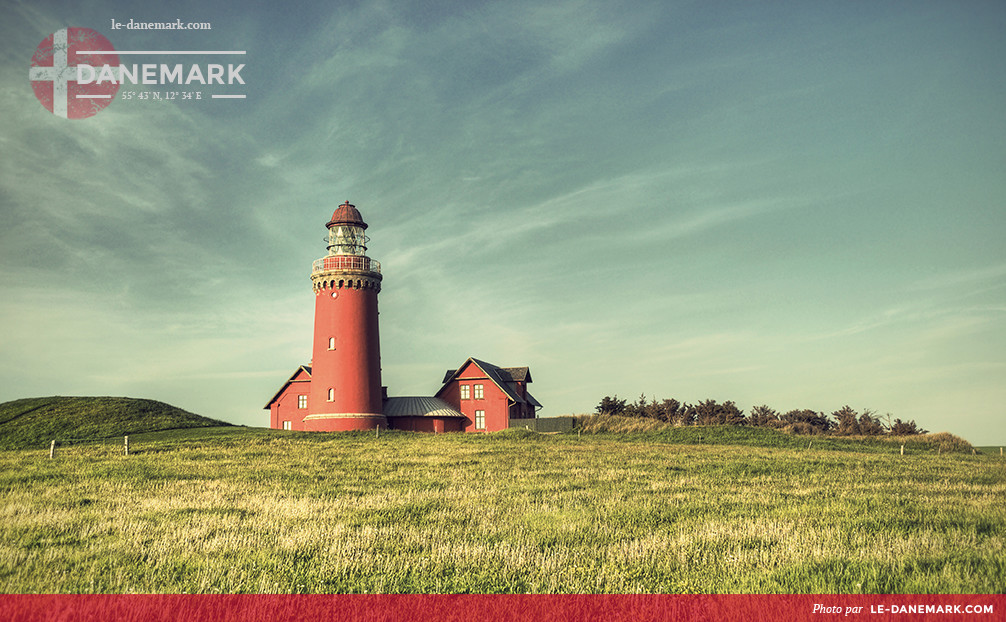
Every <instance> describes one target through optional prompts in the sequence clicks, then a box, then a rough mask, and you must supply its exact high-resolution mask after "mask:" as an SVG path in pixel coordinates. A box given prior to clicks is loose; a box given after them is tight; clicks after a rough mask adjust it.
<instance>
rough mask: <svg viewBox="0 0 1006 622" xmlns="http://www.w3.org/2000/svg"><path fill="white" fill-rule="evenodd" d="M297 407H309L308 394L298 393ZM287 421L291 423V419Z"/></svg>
mask: <svg viewBox="0 0 1006 622" xmlns="http://www.w3.org/2000/svg"><path fill="white" fill-rule="evenodd" d="M297 408H307V396H306V395H298V396H297ZM287 423H289V421H288V422H287Z"/></svg>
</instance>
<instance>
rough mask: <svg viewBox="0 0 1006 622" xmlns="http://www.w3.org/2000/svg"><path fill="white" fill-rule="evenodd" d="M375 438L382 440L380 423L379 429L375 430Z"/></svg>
mask: <svg viewBox="0 0 1006 622" xmlns="http://www.w3.org/2000/svg"><path fill="white" fill-rule="evenodd" d="M374 438H381V424H380V423H378V424H377V427H376V428H374Z"/></svg>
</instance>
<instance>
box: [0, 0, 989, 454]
mask: <svg viewBox="0 0 1006 622" xmlns="http://www.w3.org/2000/svg"><path fill="white" fill-rule="evenodd" d="M166 4H167V3H156V4H155V3H152V2H147V3H136V2H116V1H113V0H95V1H88V2H79V1H73V2H47V1H45V0H42V1H35V2H11V1H9V0H4V1H3V2H2V3H0V14H2V16H3V19H0V33H2V34H3V37H2V40H0V95H2V96H0V106H2V107H3V108H2V111H0V320H2V322H0V401H6V400H11V399H17V398H21V397H32V396H45V395H120V396H129V397H143V398H151V399H157V400H161V401H165V402H168V403H171V404H174V405H176V406H179V407H182V408H185V409H187V410H190V411H192V412H196V413H198V414H201V415H205V416H208V417H213V418H218V419H223V420H226V421H230V422H233V423H239V424H244V425H254V426H267V425H268V411H266V410H263V407H264V406H265V405H266V403H267V402H268V401H269V399H270V398H271V397H272V395H273V394H274V393H275V392H276V391H277V390H278V389H279V388H280V386H281V385H282V384H283V382H284V381H285V380H286V379H287V378H288V377H289V376H290V375H291V373H292V372H293V371H294V370H295V369H296V368H297V366H298V365H301V364H307V363H308V362H309V361H310V357H311V351H310V349H311V331H312V323H313V312H314V304H313V303H314V295H313V293H312V291H311V283H310V279H309V275H310V267H311V262H312V261H313V260H314V259H316V258H318V257H321V256H323V255H324V254H325V252H326V249H325V242H324V237H325V234H326V229H325V223H326V222H327V221H328V219H329V218H330V217H331V214H332V212H333V211H334V210H335V208H336V207H337V206H338V205H339V204H340V203H342V202H343V201H346V200H349V201H350V202H351V203H353V204H355V205H356V206H357V208H358V209H359V210H360V212H361V213H362V214H363V217H364V219H365V220H366V221H367V223H368V224H369V225H370V228H369V229H368V231H367V233H368V234H369V235H370V238H371V241H370V244H369V251H368V254H369V255H370V256H371V257H372V258H374V259H376V260H378V261H380V262H381V264H382V266H383V274H384V281H383V288H382V291H381V294H380V303H379V304H380V330H381V355H382V367H383V381H384V384H386V385H388V386H389V392H390V394H391V395H432V394H433V393H434V392H436V391H437V389H439V387H440V381H441V380H442V378H443V374H444V372H445V371H446V370H447V369H453V368H455V367H457V366H458V365H459V364H461V363H462V362H463V361H464V360H465V359H467V358H468V357H470V356H472V357H476V358H480V359H483V360H486V361H490V362H492V363H494V364H497V365H500V366H529V367H530V368H531V374H532V378H533V381H534V382H533V384H532V385H531V387H530V389H531V391H532V392H533V393H534V395H535V396H536V397H537V398H538V399H539V401H541V402H542V403H543V404H544V409H543V410H542V411H541V412H540V413H539V414H540V416H558V415H563V414H569V413H586V412H592V411H593V410H594V407H595V406H596V405H597V403H598V402H599V401H600V399H601V398H602V397H604V396H607V395H618V396H619V397H623V398H628V399H630V400H634V399H636V398H637V396H639V395H640V394H643V395H645V396H646V397H647V398H657V399H662V398H671V397H673V398H675V399H678V400H679V401H682V402H693V403H694V402H697V401H700V400H704V399H715V400H717V401H721V402H722V401H726V400H732V401H734V402H736V403H737V405H738V406H739V407H741V408H743V409H745V411H748V410H750V408H751V407H753V406H756V405H761V404H767V405H769V406H771V407H772V408H775V409H776V410H778V411H780V412H785V411H788V410H790V409H795V408H801V409H802V408H809V409H813V410H816V411H820V412H826V413H830V412H832V411H835V410H838V409H840V408H841V407H842V406H844V405H849V406H852V407H853V408H855V409H857V410H860V411H862V410H863V409H871V410H873V411H875V412H876V413H878V414H881V415H883V414H885V413H890V414H891V416H892V417H896V418H900V419H903V420H909V419H911V420H915V421H916V422H917V423H918V424H919V425H920V426H921V427H923V428H926V429H928V430H930V431H934V432H937V431H950V432H952V433H954V434H957V435H960V436H963V437H965V438H966V439H968V440H969V441H971V442H972V443H974V444H976V445H1002V444H1004V443H1006V243H1004V240H1006V63H1004V62H1003V60H1004V59H1006V37H1003V36H1002V33H1003V32H1006V4H1004V3H1002V2H996V1H989V2H980V1H974V2H924V1H918V2H813V1H811V2H807V1H799V2H782V1H781V2H757V3H752V2H608V1H591V0H578V1H570V2H549V3H541V2H538V1H534V2H521V1H507V2H485V3H479V2H475V1H469V0H465V1H464V2H428V1H417V2H397V1H395V2H392V1H388V2H380V1H363V2H339V1H336V2H331V1H324V2H298V3H289V4H286V3H270V2H258V3H256V2H243V3H235V2H219V1H216V2H215V1H213V0H209V1H206V0H200V1H199V2H195V1H192V2H184V1H183V2H178V3H171V4H172V6H170V7H168V6H166ZM130 19H133V20H135V21H137V22H147V21H151V22H156V21H162V22H174V21H175V20H176V19H177V20H181V21H182V22H184V23H188V22H206V23H210V24H211V26H212V28H211V30H199V31H167V30H159V31H140V30H128V29H125V28H121V29H113V28H112V21H113V20H115V21H118V22H120V23H126V22H128V21H129V20H130ZM70 26H73V27H87V28H91V29H94V30H96V31H97V32H99V33H100V34H102V35H104V36H105V37H106V38H108V39H109V41H110V42H111V43H112V44H113V45H114V47H115V48H116V49H118V50H123V51H125V50H148V51H149V50H189V51H207V50H217V51H226V50H231V51H234V50H240V51H245V52H246V54H245V55H243V56H227V57H223V56H207V55H202V56H199V55H191V56H187V57H177V56H176V57H173V58H172V59H171V60H170V61H168V60H166V59H165V57H160V58H157V57H153V58H152V57H136V56H133V57H129V58H127V57H126V56H123V57H122V62H123V63H127V62H128V63H143V62H170V63H176V62H183V63H202V64H203V65H205V64H207V63H213V62H218V63H219V62H223V63H228V62H230V63H235V64H237V63H242V64H244V65H245V67H244V68H243V69H242V70H241V76H242V78H243V80H244V82H245V85H243V86H240V87H239V90H240V92H241V93H242V94H245V95H246V98H245V99H211V98H209V97H208V96H209V95H210V94H212V93H224V92H229V91H227V89H228V88H230V87H226V86H219V85H199V84H195V85H189V86H188V87H184V88H183V87H179V86H178V85H173V86H172V85H169V86H161V85H142V84H141V85H132V84H126V85H123V86H122V88H121V89H120V93H119V98H117V99H116V100H115V101H112V102H111V103H110V104H109V106H108V107H107V108H106V109H104V110H102V111H100V112H99V113H98V114H96V115H95V116H93V117H90V118H87V119H61V118H57V117H56V116H54V115H53V114H51V113H50V112H48V111H47V110H46V109H45V108H44V107H43V106H42V105H41V104H40V103H39V101H38V100H36V98H35V96H34V94H33V92H32V89H31V86H30V82H29V80H28V70H29V65H30V62H31V58H32V55H33V54H34V51H35V48H36V46H38V45H39V43H40V42H41V41H42V40H43V39H45V38H46V37H47V36H48V35H49V34H51V33H53V32H55V31H56V30H58V29H60V28H64V27H70ZM235 88H238V87H235ZM186 89H188V90H191V91H200V92H201V93H202V94H203V98H202V99H200V100H198V101H196V100H184V101H183V100H181V99H175V100H171V101H165V100H159V101H157V100H153V99H139V96H138V94H139V93H141V92H144V91H146V92H153V91H161V92H167V91H172V90H175V91H178V90H186ZM129 92H132V93H133V94H134V97H133V98H132V99H125V94H126V93H129Z"/></svg>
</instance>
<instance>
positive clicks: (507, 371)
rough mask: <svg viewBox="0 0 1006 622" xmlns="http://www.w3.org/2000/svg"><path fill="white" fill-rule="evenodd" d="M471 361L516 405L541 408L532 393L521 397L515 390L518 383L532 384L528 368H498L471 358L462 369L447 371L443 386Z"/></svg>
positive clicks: (452, 379)
mask: <svg viewBox="0 0 1006 622" xmlns="http://www.w3.org/2000/svg"><path fill="white" fill-rule="evenodd" d="M469 361H471V362H472V363H475V365H477V366H478V368H479V369H481V370H482V371H483V372H484V373H485V375H486V376H488V378H489V379H490V380H492V381H493V383H494V384H495V385H496V386H498V387H499V388H500V390H501V391H503V392H504V393H506V396H507V397H508V398H510V400H511V401H512V402H514V403H515V404H524V403H527V404H531V405H532V406H534V407H535V408H541V403H540V402H539V401H538V400H536V399H534V396H532V395H531V394H530V393H527V392H526V391H525V397H521V396H520V395H519V394H518V393H517V391H515V390H514V386H513V385H514V383H516V382H531V372H530V370H529V369H528V368H527V367H497V366H496V365H493V364H492V363H486V362H485V361H480V360H479V359H477V358H469V359H468V360H467V361H465V362H464V364H463V365H461V367H458V368H457V369H449V370H447V373H446V374H445V375H444V382H443V384H445V385H446V384H447V383H448V382H452V381H454V379H455V378H456V377H457V375H458V372H460V371H461V370H462V369H464V368H465V366H466V365H468V362H469ZM441 390H443V387H441ZM438 393H439V392H438Z"/></svg>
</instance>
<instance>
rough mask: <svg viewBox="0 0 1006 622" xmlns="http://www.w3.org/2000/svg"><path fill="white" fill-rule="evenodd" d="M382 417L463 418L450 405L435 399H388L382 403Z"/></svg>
mask: <svg viewBox="0 0 1006 622" xmlns="http://www.w3.org/2000/svg"><path fill="white" fill-rule="evenodd" d="M384 416H385V417H392V418H393V417H449V418H458V417H460V418H462V419H464V418H465V416H464V415H462V414H461V413H459V412H458V411H456V410H454V409H453V408H451V405H450V404H448V403H447V402H445V401H443V400H441V399H438V398H435V397H389V398H388V399H387V401H385V402H384Z"/></svg>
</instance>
